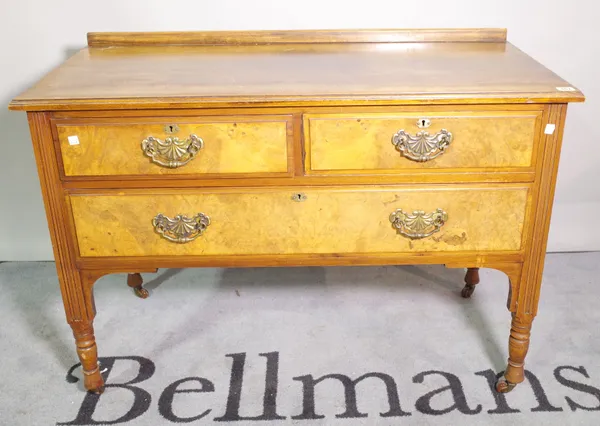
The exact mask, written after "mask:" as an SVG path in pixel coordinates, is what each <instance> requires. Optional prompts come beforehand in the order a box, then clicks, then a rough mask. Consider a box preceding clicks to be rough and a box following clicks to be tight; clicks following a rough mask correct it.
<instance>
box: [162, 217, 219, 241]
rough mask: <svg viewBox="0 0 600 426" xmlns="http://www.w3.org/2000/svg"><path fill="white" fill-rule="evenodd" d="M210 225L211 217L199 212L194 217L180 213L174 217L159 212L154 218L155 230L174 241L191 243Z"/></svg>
mask: <svg viewBox="0 0 600 426" xmlns="http://www.w3.org/2000/svg"><path fill="white" fill-rule="evenodd" d="M208 225H210V218H209V217H208V216H206V215H205V214H204V213H198V214H197V215H196V216H194V217H192V218H188V217H187V216H184V215H180V214H178V215H177V216H175V217H174V218H173V219H171V218H169V217H167V216H165V215H163V214H162V213H159V214H157V215H156V217H154V219H152V226H154V230H155V231H156V232H157V233H158V234H160V235H161V236H162V237H163V238H166V239H167V240H169V241H173V242H174V243H189V242H190V241H194V240H195V239H196V238H198V237H199V236H200V235H202V234H203V233H204V231H205V230H206V228H208Z"/></svg>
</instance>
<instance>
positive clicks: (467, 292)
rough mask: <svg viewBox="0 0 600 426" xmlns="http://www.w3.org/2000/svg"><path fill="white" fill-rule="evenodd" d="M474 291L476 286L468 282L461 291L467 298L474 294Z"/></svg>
mask: <svg viewBox="0 0 600 426" xmlns="http://www.w3.org/2000/svg"><path fill="white" fill-rule="evenodd" d="M474 291H475V286H474V285H469V284H467V285H466V286H464V287H463V289H462V291H461V292H460V295H461V296H462V297H464V298H465V299H469V298H470V297H471V296H472V295H473V292H474Z"/></svg>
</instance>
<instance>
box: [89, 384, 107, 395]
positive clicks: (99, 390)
mask: <svg viewBox="0 0 600 426" xmlns="http://www.w3.org/2000/svg"><path fill="white" fill-rule="evenodd" d="M88 392H89V393H95V394H96V395H102V393H103V392H104V385H102V386H100V387H99V388H97V389H90V390H88Z"/></svg>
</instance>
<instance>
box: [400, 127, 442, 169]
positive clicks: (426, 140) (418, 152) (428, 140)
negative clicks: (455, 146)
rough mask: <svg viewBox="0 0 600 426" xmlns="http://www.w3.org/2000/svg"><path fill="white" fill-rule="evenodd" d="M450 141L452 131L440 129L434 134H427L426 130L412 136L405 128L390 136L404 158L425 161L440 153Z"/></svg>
mask: <svg viewBox="0 0 600 426" xmlns="http://www.w3.org/2000/svg"><path fill="white" fill-rule="evenodd" d="M451 142H452V133H450V132H449V131H448V130H446V129H442V130H440V131H439V132H437V133H436V134H435V135H433V136H431V135H429V132H427V131H426V130H421V131H420V132H417V133H416V134H415V135H414V136H413V135H411V134H409V133H407V132H406V131H405V130H400V131H398V133H396V134H395V135H394V137H393V138H392V144H393V145H394V146H395V147H396V149H397V150H398V151H400V153H402V155H404V156H405V157H406V158H408V159H410V160H413V161H418V162H425V161H429V160H433V159H434V158H436V157H438V156H440V155H442V154H443V153H444V152H445V151H446V149H448V146H450V143H451Z"/></svg>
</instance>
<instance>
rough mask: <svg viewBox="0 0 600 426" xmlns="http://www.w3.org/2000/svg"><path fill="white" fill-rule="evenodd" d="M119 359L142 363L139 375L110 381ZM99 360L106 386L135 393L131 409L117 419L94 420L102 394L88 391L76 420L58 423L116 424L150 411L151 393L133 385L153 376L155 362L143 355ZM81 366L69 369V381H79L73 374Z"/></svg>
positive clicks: (76, 365) (77, 365)
mask: <svg viewBox="0 0 600 426" xmlns="http://www.w3.org/2000/svg"><path fill="white" fill-rule="evenodd" d="M117 360H130V361H136V362H138V363H139V365H140V369H139V372H138V375H137V376H136V377H135V378H134V379H133V380H130V381H129V382H125V383H110V382H108V377H109V375H110V372H111V371H112V369H113V367H114V365H115V361H117ZM99 361H100V365H101V369H102V370H104V373H103V374H102V377H103V378H104V382H105V387H106V388H123V389H127V390H129V391H131V393H133V397H134V398H133V405H132V406H131V409H130V410H129V411H128V412H127V413H125V414H124V415H123V416H121V417H119V418H118V419H116V420H102V421H99V420H94V419H93V418H92V416H93V414H94V411H95V410H96V406H97V405H98V401H99V400H100V395H97V394H94V393H86V395H85V397H84V398H83V402H82V403H81V407H80V408H79V413H77V417H75V420H73V421H70V422H68V423H57V425H82V426H83V425H86V426H87V425H114V424H117V423H125V422H128V421H131V420H133V419H135V418H137V417H139V416H141V415H142V414H144V413H145V412H146V411H148V408H149V407H150V401H151V396H150V394H149V393H148V392H146V391H145V390H144V389H142V388H140V387H137V386H131V385H133V384H136V383H141V382H143V381H145V380H148V379H149V378H150V377H152V375H153V374H154V371H155V370H156V368H155V366H154V363H153V362H152V361H150V360H149V359H148V358H143V357H141V356H113V357H104V358H99ZM79 366H81V364H75V365H74V366H73V367H71V368H70V369H69V371H68V372H67V382H69V383H75V382H77V378H76V377H75V376H74V375H73V371H75V369H76V368H78V367H79Z"/></svg>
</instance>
